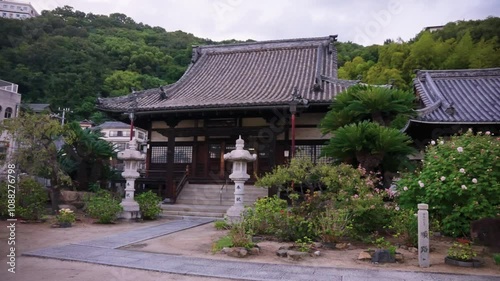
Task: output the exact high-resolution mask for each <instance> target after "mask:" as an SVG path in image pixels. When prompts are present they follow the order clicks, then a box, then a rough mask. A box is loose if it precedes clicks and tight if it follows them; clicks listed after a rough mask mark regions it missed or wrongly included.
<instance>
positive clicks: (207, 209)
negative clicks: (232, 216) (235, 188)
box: [161, 203, 229, 213]
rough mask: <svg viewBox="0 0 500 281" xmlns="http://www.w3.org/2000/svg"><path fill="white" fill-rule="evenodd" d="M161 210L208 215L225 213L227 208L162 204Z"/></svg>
mask: <svg viewBox="0 0 500 281" xmlns="http://www.w3.org/2000/svg"><path fill="white" fill-rule="evenodd" d="M161 208H162V209H163V210H165V211H177V212H209V213H225V212H226V211H227V209H228V208H229V207H228V206H215V205H188V204H180V203H176V204H162V205H161Z"/></svg>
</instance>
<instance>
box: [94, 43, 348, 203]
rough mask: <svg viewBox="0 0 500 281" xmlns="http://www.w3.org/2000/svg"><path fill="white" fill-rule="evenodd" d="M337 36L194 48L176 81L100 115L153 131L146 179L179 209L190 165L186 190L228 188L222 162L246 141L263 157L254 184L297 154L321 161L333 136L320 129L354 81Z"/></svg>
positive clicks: (110, 101) (254, 167) (110, 105)
mask: <svg viewBox="0 0 500 281" xmlns="http://www.w3.org/2000/svg"><path fill="white" fill-rule="evenodd" d="M336 38H337V36H336V35H333V36H327V37H320V38H302V39H290V40H274V41H264V42H251V43H241V44H228V45H215V46H197V47H194V48H193V52H192V59H191V64H190V66H189V67H188V69H187V70H186V72H185V73H184V75H183V76H182V77H181V78H180V79H179V80H178V81H177V82H176V83H174V84H171V85H167V86H163V87H158V88H154V89H147V90H144V91H138V92H133V93H132V94H130V95H128V96H124V97H115V98H101V99H99V100H98V104H97V107H98V108H99V109H100V110H102V111H106V112H108V113H109V114H110V115H114V116H116V117H120V116H121V117H122V119H124V120H128V118H129V115H130V117H133V120H134V124H135V125H137V126H140V127H142V128H145V129H147V130H148V136H149V140H148V152H147V160H146V162H147V168H146V170H147V172H146V174H145V175H144V176H145V178H146V179H148V178H149V179H160V182H161V183H162V184H164V186H161V187H160V189H162V195H163V196H164V197H167V198H174V201H175V198H176V197H177V196H178V194H177V192H178V191H177V190H178V188H176V178H179V177H180V176H182V175H183V174H184V172H185V171H186V166H187V167H188V170H189V171H190V173H189V183H190V184H191V183H212V184H213V183H215V182H217V181H221V182H224V181H225V180H226V179H227V176H228V173H230V171H231V167H230V165H229V164H227V163H226V162H225V161H224V158H223V155H224V153H227V152H229V151H230V150H232V149H234V143H235V140H236V139H237V138H238V137H239V136H240V135H241V137H242V138H243V139H244V140H245V143H246V147H247V149H249V150H250V151H251V152H252V153H256V154H257V155H258V158H257V161H256V162H255V163H253V164H251V165H249V166H248V167H249V171H248V174H250V175H252V178H254V177H253V176H254V175H262V174H263V173H266V172H269V171H271V170H272V168H273V167H274V166H275V165H277V164H283V163H285V162H286V161H288V160H289V158H290V157H292V156H293V155H294V153H295V155H296V156H303V157H308V158H310V159H311V160H312V161H313V162H321V161H325V160H324V159H323V158H321V150H322V148H323V146H324V144H325V142H326V140H327V139H328V138H329V136H324V135H323V134H321V132H320V131H319V129H318V124H319V122H320V120H321V119H322V118H323V116H324V114H325V113H326V112H327V111H328V108H329V106H330V104H331V102H332V100H333V98H334V97H335V96H336V95H338V94H339V93H341V92H342V91H344V90H345V89H347V88H348V87H350V86H352V85H354V84H356V83H358V81H348V80H340V79H338V77H337V51H336V47H335V42H336ZM162 178H163V180H161V179H162ZM141 180H144V179H140V181H141ZM146 181H147V180H146ZM146 184H147V183H146ZM219 187H220V186H219ZM219 187H217V190H218V189H219ZM217 192H218V191H217Z"/></svg>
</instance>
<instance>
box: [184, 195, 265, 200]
mask: <svg viewBox="0 0 500 281" xmlns="http://www.w3.org/2000/svg"><path fill="white" fill-rule="evenodd" d="M261 197H265V196H264V195H259V194H245V195H244V199H245V201H256V200H257V199H259V198H261ZM221 198H222V201H227V200H234V194H222V196H220V195H219V194H184V195H183V194H181V195H180V196H179V198H178V199H177V201H178V200H183V199H208V200H220V199H221Z"/></svg>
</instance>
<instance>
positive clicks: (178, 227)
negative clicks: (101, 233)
mask: <svg viewBox="0 0 500 281" xmlns="http://www.w3.org/2000/svg"><path fill="white" fill-rule="evenodd" d="M211 221H212V220H211V219H201V218H195V219H186V220H178V221H173V222H169V223H165V224H162V225H158V226H152V227H146V228H140V229H136V230H133V231H129V232H126V233H121V234H117V235H112V236H108V237H106V238H102V239H97V240H91V241H84V242H80V243H76V244H70V245H65V246H59V247H51V248H45V249H40V250H35V251H31V252H27V253H23V255H25V256H32V257H43V258H53V259H60V260H71V261H79V262H88V263H94V264H103V265H110V266H118V267H126V268H134V269H143V270H153V271H159V272H168V273H175V274H183V275H196V276H207V277H220V278H229V279H237V280H266V281H267V280H307V281H311V280H328V281H368V280H370V281H373V280H381V281H403V280H408V281H417V280H418V281H421V280H436V281H438V280H439V281H455V280H457V281H486V280H488V281H489V280H499V281H500V277H498V278H496V277H486V276H473V275H449V274H436V273H421V272H406V271H389V270H364V269H363V270H361V269H359V270H358V269H338V268H329V267H307V266H295V265H279V264H264V263H249V262H238V261H225V260H212V259H205V258H193V257H184V256H177V255H168V254H155V253H143V252H137V251H127V250H122V249H118V248H120V247H123V246H126V245H129V244H133V243H137V242H140V241H144V240H148V239H151V238H155V237H159V236H163V235H167V234H170V233H174V232H178V231H182V230H185V229H188V228H192V227H196V226H199V225H203V224H206V223H209V222H211Z"/></svg>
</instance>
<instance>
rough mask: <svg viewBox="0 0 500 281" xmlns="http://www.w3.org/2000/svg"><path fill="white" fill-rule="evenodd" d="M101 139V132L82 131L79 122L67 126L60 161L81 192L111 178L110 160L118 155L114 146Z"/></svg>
mask: <svg viewBox="0 0 500 281" xmlns="http://www.w3.org/2000/svg"><path fill="white" fill-rule="evenodd" d="M101 137H102V134H101V133H100V132H99V131H95V130H91V129H82V128H80V125H79V124H78V123H77V122H72V123H69V124H67V125H66V128H65V132H64V140H65V144H64V146H63V151H64V155H61V157H60V161H61V163H63V164H64V165H63V167H64V168H65V171H66V173H68V174H69V175H70V176H71V177H72V179H73V180H74V181H76V183H77V185H76V187H77V188H78V189H80V190H88V187H89V184H91V183H95V182H99V181H101V180H106V179H109V177H110V176H111V169H110V165H109V159H110V158H112V157H115V156H116V153H115V152H114V150H113V146H112V144H111V143H109V142H107V141H105V140H103V139H101Z"/></svg>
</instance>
